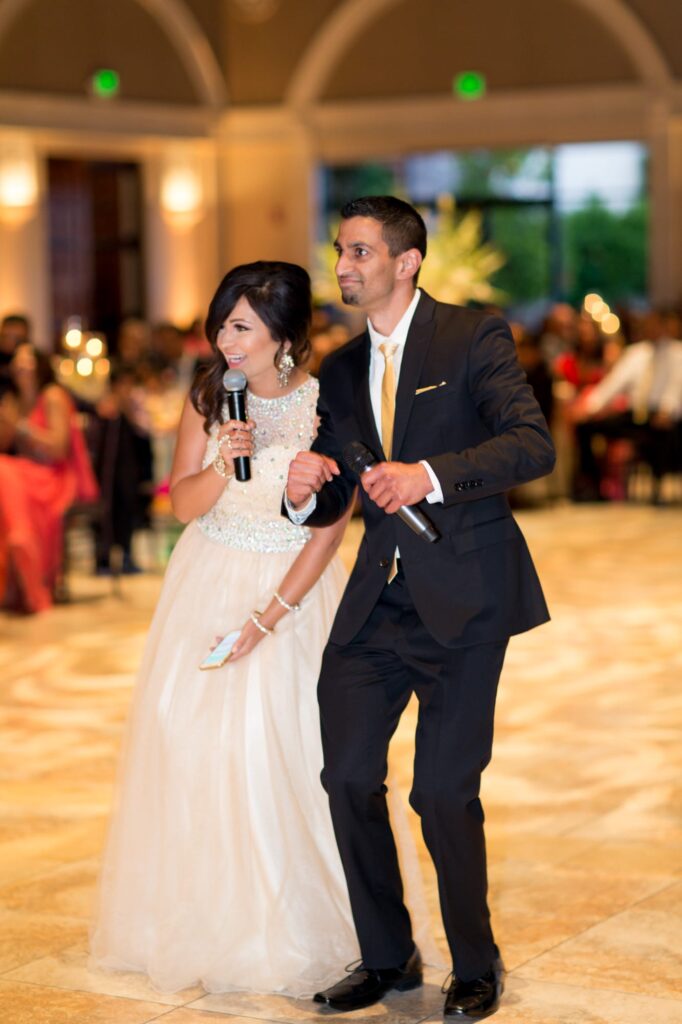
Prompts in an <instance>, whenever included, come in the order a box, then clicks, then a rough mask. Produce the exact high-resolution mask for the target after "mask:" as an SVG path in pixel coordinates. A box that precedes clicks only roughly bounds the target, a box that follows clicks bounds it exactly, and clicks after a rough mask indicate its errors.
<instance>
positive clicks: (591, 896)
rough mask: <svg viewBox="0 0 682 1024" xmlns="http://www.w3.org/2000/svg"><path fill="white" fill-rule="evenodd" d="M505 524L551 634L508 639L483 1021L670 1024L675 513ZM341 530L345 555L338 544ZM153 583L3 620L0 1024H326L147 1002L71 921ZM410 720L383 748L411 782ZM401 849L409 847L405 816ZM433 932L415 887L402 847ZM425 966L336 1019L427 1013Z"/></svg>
mask: <svg viewBox="0 0 682 1024" xmlns="http://www.w3.org/2000/svg"><path fill="white" fill-rule="evenodd" d="M519 520H520V522H521V524H522V526H523V528H524V531H525V533H526V536H527V538H528V541H529V544H530V547H531V550H532V551H533V554H534V556H535V559H536V562H537V565H538V568H539V571H540V575H541V577H542V579H543V581H544V584H545V588H546V591H547V596H548V599H549V602H550V605H551V609H552V612H553V621H552V622H551V623H550V624H549V625H547V626H544V627H542V628H541V629H538V630H535V631H534V632H532V633H530V634H528V635H526V636H522V637H518V638H516V639H515V640H514V641H513V642H512V645H511V647H510V652H509V654H508V658H507V665H506V669H505V673H504V676H503V684H502V689H501V693H500V698H499V703H498V715H497V733H496V744H495V755H494V758H493V762H492V765H491V766H490V768H489V769H488V770H487V771H486V773H485V779H484V794H483V795H484V802H485V805H486V812H487V835H488V845H489V857H490V879H491V904H492V910H493V916H494V921H495V926H496V931H497V936H498V941H499V943H500V946H501V948H502V951H503V954H504V957H505V960H506V963H507V967H508V969H509V977H508V984H507V992H506V994H505V998H504V1002H503V1005H502V1007H501V1009H500V1011H499V1013H498V1014H497V1016H496V1018H495V1020H496V1021H499V1024H512V1022H523V1024H579V1022H586V1024H588V1022H589V1024H649V1022H651V1024H653V1022H656V1024H682V771H681V769H682V743H680V732H679V728H680V721H681V719H682V695H681V690H680V680H681V679H682V652H681V649H680V637H681V636H682V592H681V590H680V586H679V584H680V578H681V575H682V574H681V573H680V565H681V557H680V556H681V554H682V551H681V548H682V515H681V514H680V511H679V509H672V508H660V509H654V508H648V507H642V506H630V507H618V506H612V507H611V506H609V507H593V506H582V507H577V508H572V507H564V508H558V509H555V510H548V511H533V512H524V513H521V514H520V515H519ZM357 539H358V538H357V531H354V530H351V533H350V534H349V536H348V538H347V540H346V542H345V544H344V552H343V553H344V557H345V558H346V559H351V558H352V555H353V550H354V546H355V545H356V544H357ZM159 585H160V573H159V572H151V573H147V574H145V575H144V576H141V577H137V578H126V579H125V580H124V581H123V582H122V584H121V587H120V589H119V590H118V591H115V590H113V591H112V588H111V585H110V584H109V583H107V581H103V580H100V579H98V580H93V579H89V578H87V577H86V576H76V578H75V579H74V581H73V595H74V598H75V600H74V602H73V603H72V604H71V605H69V606H64V607H59V608H56V609H55V610H53V611H52V612H50V613H47V614H44V615H42V616H39V617H35V618H32V619H27V618H18V617H9V616H0V641H1V642H0V665H1V670H2V674H1V677H0V678H1V679H2V685H1V687H0V734H1V735H2V745H1V750H0V1021H2V1022H3V1024H29V1022H30V1024H143V1022H147V1021H157V1020H163V1021H164V1024H165V1022H166V1021H168V1024H218V1022H220V1021H239V1022H241V1024H246V1022H249V1021H251V1022H253V1021H276V1022H280V1024H284V1022H299V1021H312V1020H320V1019H321V1018H322V1019H329V1018H330V1016H331V1017H332V1018H333V1019H334V1020H336V1019H341V1018H340V1017H339V1018H337V1017H335V1016H334V1015H330V1014H324V1013H321V1012H316V1010H315V1009H314V1008H313V1005H312V1004H310V1003H305V1002H296V1001H293V1000H288V999H285V998H277V997H267V996H251V995H223V996H220V995H206V994H204V993H203V992H202V991H201V990H198V989H193V990H188V991H184V992H178V993H177V994H175V995H172V996H168V995H160V994H159V993H158V992H156V991H155V990H154V989H152V988H151V987H150V986H149V985H148V984H147V983H146V982H145V980H144V979H143V978H141V977H138V976H135V975H125V974H123V975H108V974H104V973H90V972H88V970H87V967H86V948H87V945H86V943H87V926H88V917H89V912H90V906H91V901H92V897H93V887H94V883H95V878H96V874H97V864H98V857H99V854H100V849H101V845H102V841H103V835H104V829H105V823H106V819H107V812H108V808H109V804H110V800H111V794H112V782H113V776H114V771H115V763H116V752H117V748H118V745H119V740H120V736H121V729H122V725H123V722H124V718H125V715H126V708H127V705H128V701H129V696H130V685H131V675H132V673H133V671H134V669H135V666H136V663H137V660H138V658H139V655H140V650H141V646H142V643H143V640H144V633H145V627H146V624H147V622H148V620H149V616H150V612H151V609H152V607H153V604H154V600H155V596H156V594H157V593H158V589H159ZM413 731H414V709H413V708H412V707H410V709H408V712H407V713H406V715H405V716H404V719H403V722H402V723H401V726H400V729H399V732H398V735H397V738H396V741H395V744H394V751H393V761H394V768H395V771H396V773H397V776H398V779H399V782H400V784H401V787H402V788H403V789H404V790H405V792H407V789H408V786H409V775H410V760H411V743H412V734H413ZM413 824H414V825H415V835H417V830H416V822H414V823H413ZM420 851H421V857H422V861H423V865H424V872H425V874H426V879H427V892H428V897H429V901H430V906H431V910H432V912H433V916H434V922H436V929H437V932H438V934H439V935H440V937H441V938H442V931H441V929H440V925H439V924H438V923H437V921H438V917H437V907H436V900H435V888H434V881H433V876H432V873H431V871H430V867H429V864H428V860H427V857H426V854H425V852H424V849H423V845H421V843H420ZM442 980H443V972H438V971H435V970H433V969H430V970H429V971H428V972H427V978H426V982H427V983H426V985H425V986H424V988H423V989H422V990H421V991H418V992H412V993H408V994H405V995H402V996H400V995H394V996H390V997H388V998H387V999H386V1001H385V1002H384V1003H381V1004H378V1005H377V1006H374V1007H372V1008H371V1009H369V1010H365V1011H358V1012H357V1013H355V1014H351V1015H345V1019H347V1020H349V1021H356V1022H359V1021H363V1022H364V1021H368V1022H370V1021H371V1022H372V1024H378V1022H381V1021H384V1022H395V1024H416V1022H418V1021H426V1020H428V1021H437V1020H439V1019H440V1014H441V1006H442V996H441V994H440V991H439V986H440V983H441V981H442Z"/></svg>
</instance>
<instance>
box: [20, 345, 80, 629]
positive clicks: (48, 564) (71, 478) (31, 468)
mask: <svg viewBox="0 0 682 1024" xmlns="http://www.w3.org/2000/svg"><path fill="white" fill-rule="evenodd" d="M10 375H11V380H12V382H13V385H14V390H13V391H7V393H6V394H5V395H4V396H3V397H2V399H1V400H0V451H1V452H3V453H4V454H0V606H2V607H5V608H13V609H16V610H20V611H24V612H39V611H43V610H44V609H45V608H49V607H50V605H51V604H52V592H53V589H54V585H55V583H56V580H57V576H58V573H59V569H60V566H61V558H62V520H63V516H64V512H65V511H66V509H67V508H68V507H69V506H70V505H71V504H73V502H74V501H76V500H84V501H89V500H93V499H94V498H95V497H96V495H97V484H96V483H95V479H94V476H93V473H92V468H91V466H90V461H89V458H88V454H87V450H86V448H85V442H84V439H83V435H82V433H81V430H80V427H79V426H78V423H77V420H76V411H75V408H74V405H73V402H72V401H71V399H70V398H69V396H68V394H67V393H66V391H65V390H64V389H63V388H62V387H60V386H59V385H58V384H57V383H56V382H55V378H54V374H53V372H52V368H51V366H50V362H49V359H48V358H47V356H46V355H44V353H42V352H39V351H38V350H37V349H34V348H33V347H32V346H31V345H28V344H25V345H20V346H19V347H18V348H17V350H16V352H15V354H14V357H13V359H12V362H11V364H10Z"/></svg>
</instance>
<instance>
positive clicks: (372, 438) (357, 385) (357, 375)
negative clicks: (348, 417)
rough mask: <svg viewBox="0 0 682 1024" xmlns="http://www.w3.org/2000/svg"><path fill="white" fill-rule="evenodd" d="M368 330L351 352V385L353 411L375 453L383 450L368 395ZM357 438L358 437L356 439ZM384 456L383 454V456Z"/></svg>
mask: <svg viewBox="0 0 682 1024" xmlns="http://www.w3.org/2000/svg"><path fill="white" fill-rule="evenodd" d="M369 356H370V340H369V332H368V331H365V334H364V337H363V340H362V344H360V345H358V347H357V349H356V350H355V352H354V353H353V360H354V362H353V367H352V370H351V372H352V375H353V386H354V389H355V413H356V416H357V418H358V422H359V423H360V427H361V429H362V432H363V435H364V440H366V441H367V443H368V447H369V448H371V449H372V451H373V452H375V453H376V454H377V455H378V454H379V453H381V452H383V449H382V447H381V438H380V437H379V434H378V432H377V426H376V423H375V421H374V413H373V411H372V403H371V400H370V397H369ZM358 440H359V439H358ZM384 457H385V456H384Z"/></svg>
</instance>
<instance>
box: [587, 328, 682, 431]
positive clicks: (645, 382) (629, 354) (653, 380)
mask: <svg viewBox="0 0 682 1024" xmlns="http://www.w3.org/2000/svg"><path fill="white" fill-rule="evenodd" d="M617 395H625V396H627V398H628V399H629V400H630V406H631V408H632V409H637V408H644V409H647V410H649V411H650V412H664V413H668V415H670V416H671V417H672V418H673V419H675V420H678V419H682V341H674V340H673V339H671V338H662V339H661V340H660V341H657V342H651V341H638V342H637V343H636V344H634V345H629V346H628V348H626V349H625V351H624V352H623V354H622V356H621V357H620V359H619V360H618V362H617V363H616V364H615V366H614V367H613V368H612V369H611V370H610V371H609V373H607V375H606V376H605V377H604V379H603V380H602V381H600V382H599V384H597V386H596V387H595V388H593V390H592V391H591V392H590V393H589V395H588V396H587V398H586V399H585V408H586V410H587V412H589V413H590V414H594V413H597V412H601V410H602V409H604V408H605V407H606V406H607V405H608V404H609V402H611V401H613V399H614V398H615V397H616V396H617Z"/></svg>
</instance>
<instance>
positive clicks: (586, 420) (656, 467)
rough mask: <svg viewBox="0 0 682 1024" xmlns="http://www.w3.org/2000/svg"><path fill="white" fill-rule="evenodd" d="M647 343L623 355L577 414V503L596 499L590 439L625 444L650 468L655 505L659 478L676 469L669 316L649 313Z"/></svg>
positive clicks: (679, 355) (680, 364)
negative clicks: (617, 402)
mask: <svg viewBox="0 0 682 1024" xmlns="http://www.w3.org/2000/svg"><path fill="white" fill-rule="evenodd" d="M644 329H645V331H646V334H647V340H645V341H639V342H636V343H635V344H634V345H630V346H629V347H628V348H626V349H625V351H624V352H623V354H622V356H621V358H620V359H619V360H618V361H617V363H616V364H615V366H614V367H613V368H612V369H611V370H610V372H609V373H608V374H607V375H606V376H605V377H604V379H603V380H602V381H601V382H600V383H599V384H598V385H597V387H595V388H594V389H593V390H592V391H591V392H590V393H589V394H587V395H586V396H585V399H584V401H583V402H582V403H581V406H580V409H579V418H580V422H579V423H578V426H577V441H578V455H579V464H578V475H577V481H576V486H577V492H576V497H578V498H582V499H583V500H590V499H595V498H599V497H600V496H601V495H600V493H599V464H598V460H597V458H596V456H595V452H594V444H593V441H594V438H595V437H597V436H601V437H603V438H607V439H608V438H628V439H630V440H631V441H632V442H633V443H634V444H635V445H636V447H637V451H638V454H639V455H641V456H642V457H643V458H644V460H645V461H646V462H648V463H649V465H650V467H651V470H652V474H653V477H654V490H653V498H654V500H657V499H658V496H659V488H660V480H661V477H662V476H663V474H664V473H666V472H669V471H676V470H677V469H679V467H680V450H679V435H680V420H681V419H682V341H680V340H679V337H678V336H679V333H680V321H679V318H678V317H677V316H676V314H675V313H673V312H651V313H650V314H649V315H648V316H647V318H646V320H645V323H644ZM617 398H621V399H624V400H625V404H626V407H625V409H624V410H623V411H609V406H610V405H611V403H612V402H613V401H614V399H617Z"/></svg>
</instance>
